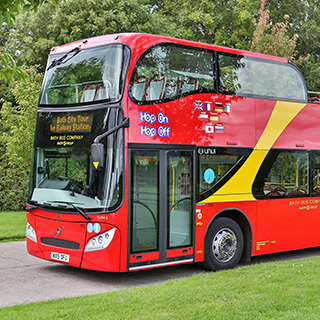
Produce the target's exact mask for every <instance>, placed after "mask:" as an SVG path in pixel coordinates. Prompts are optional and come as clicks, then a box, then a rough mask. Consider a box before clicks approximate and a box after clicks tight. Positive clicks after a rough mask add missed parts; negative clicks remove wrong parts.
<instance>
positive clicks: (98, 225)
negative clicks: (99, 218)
mask: <svg viewBox="0 0 320 320" xmlns="http://www.w3.org/2000/svg"><path fill="white" fill-rule="evenodd" d="M93 230H94V232H95V233H99V232H100V231H101V227H100V224H99V223H95V224H94V226H93Z"/></svg>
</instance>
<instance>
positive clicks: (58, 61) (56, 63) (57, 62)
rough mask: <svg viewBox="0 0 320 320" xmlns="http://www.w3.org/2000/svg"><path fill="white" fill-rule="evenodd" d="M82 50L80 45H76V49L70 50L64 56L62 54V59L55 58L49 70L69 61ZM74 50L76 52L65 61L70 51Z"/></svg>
mask: <svg viewBox="0 0 320 320" xmlns="http://www.w3.org/2000/svg"><path fill="white" fill-rule="evenodd" d="M80 51H81V50H80V48H79V47H75V48H74V49H72V50H70V51H69V52H67V53H66V54H65V55H64V56H62V57H61V58H60V59H58V60H56V59H54V60H53V61H52V62H51V64H50V66H49V67H48V69H47V71H48V70H50V69H52V68H54V67H56V66H59V65H60V64H62V63H66V62H67V61H69V60H70V59H72V58H73V57H74V56H75V55H77V54H78V53H79V52H80ZM73 52H74V54H73V55H72V56H71V57H70V58H69V59H68V60H66V61H64V60H65V59H66V58H67V57H68V55H69V54H70V53H73Z"/></svg>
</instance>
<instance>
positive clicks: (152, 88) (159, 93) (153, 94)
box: [146, 73, 166, 101]
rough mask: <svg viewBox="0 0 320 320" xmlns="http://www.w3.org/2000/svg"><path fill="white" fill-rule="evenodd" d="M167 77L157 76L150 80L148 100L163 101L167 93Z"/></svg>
mask: <svg viewBox="0 0 320 320" xmlns="http://www.w3.org/2000/svg"><path fill="white" fill-rule="evenodd" d="M165 86H166V76H165V75H164V74H161V73H159V74H156V75H154V76H153V77H152V78H150V80H149V83H148V86H147V90H146V100H148V101H151V100H159V99H162V98H163V96H164V92H165Z"/></svg>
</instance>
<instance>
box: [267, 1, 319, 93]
mask: <svg viewBox="0 0 320 320" xmlns="http://www.w3.org/2000/svg"><path fill="white" fill-rule="evenodd" d="M266 9H269V10H270V22H271V23H274V22H275V21H280V19H282V17H283V16H284V15H285V14H288V15H289V16H290V27H289V28H288V31H287V34H288V36H290V37H292V36H293V35H294V34H298V35H299V38H298V39H297V42H296V51H297V55H299V56H300V55H301V56H305V57H306V56H308V55H310V59H308V61H307V62H305V63H303V64H302V65H300V69H301V71H302V73H303V74H304V76H305V78H306V82H307V87H308V88H309V89H310V90H312V91H320V78H319V70H320V5H319V0H303V1H301V0H291V1H287V0H268V1H267V3H266Z"/></svg>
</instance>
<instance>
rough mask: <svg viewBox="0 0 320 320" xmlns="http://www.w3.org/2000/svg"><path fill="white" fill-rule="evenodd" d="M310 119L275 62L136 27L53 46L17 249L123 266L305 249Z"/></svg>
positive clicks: (317, 216) (314, 240)
mask: <svg viewBox="0 0 320 320" xmlns="http://www.w3.org/2000/svg"><path fill="white" fill-rule="evenodd" d="M318 115H319V116H320V105H319V103H318V100H313V103H308V96H307V89H306V84H305V81H304V79H303V77H302V75H301V73H300V72H299V70H298V69H297V68H296V67H295V66H294V65H292V64H290V63H289V62H288V60H287V59H284V58H278V57H273V56H267V55H262V54H257V53H253V52H247V51H242V50H236V49H230V48H224V47H219V46H214V45H209V44H203V43H198V42H191V41H184V40H180V39H174V38H169V37H163V36H157V35H148V34H118V35H107V36H101V37H96V38H91V39H86V40H82V41H77V42H74V43H71V44H67V45H63V46H59V47H56V48H54V49H52V51H51V53H50V55H49V60H48V65H47V70H46V74H45V78H44V82H43V87H42V92H41V97H40V102H39V107H38V118H37V125H36V132H35V140H34V164H33V173H32V179H31V188H30V195H29V199H28V203H27V211H28V212H27V220H28V224H27V230H26V237H27V249H28V252H29V253H30V254H32V255H34V256H36V257H39V258H42V259H46V260H52V261H57V262H60V263H64V264H67V265H71V266H75V267H79V268H87V269H93V270H101V271H110V272H127V271H134V270H142V269H148V268H155V267H160V266H169V265H176V264H183V263H191V262H203V264H204V266H205V267H207V268H209V269H213V270H219V269H226V268H232V267H234V266H235V265H236V264H237V263H238V262H239V260H240V259H243V260H245V261H250V257H251V256H256V255H262V254H268V253H274V252H282V251H287V250H296V249H302V248H309V247H316V246H319V245H320V237H319V232H318V231H319V228H320V140H319V138H318V133H320V130H319V124H318V118H319V117H318Z"/></svg>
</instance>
